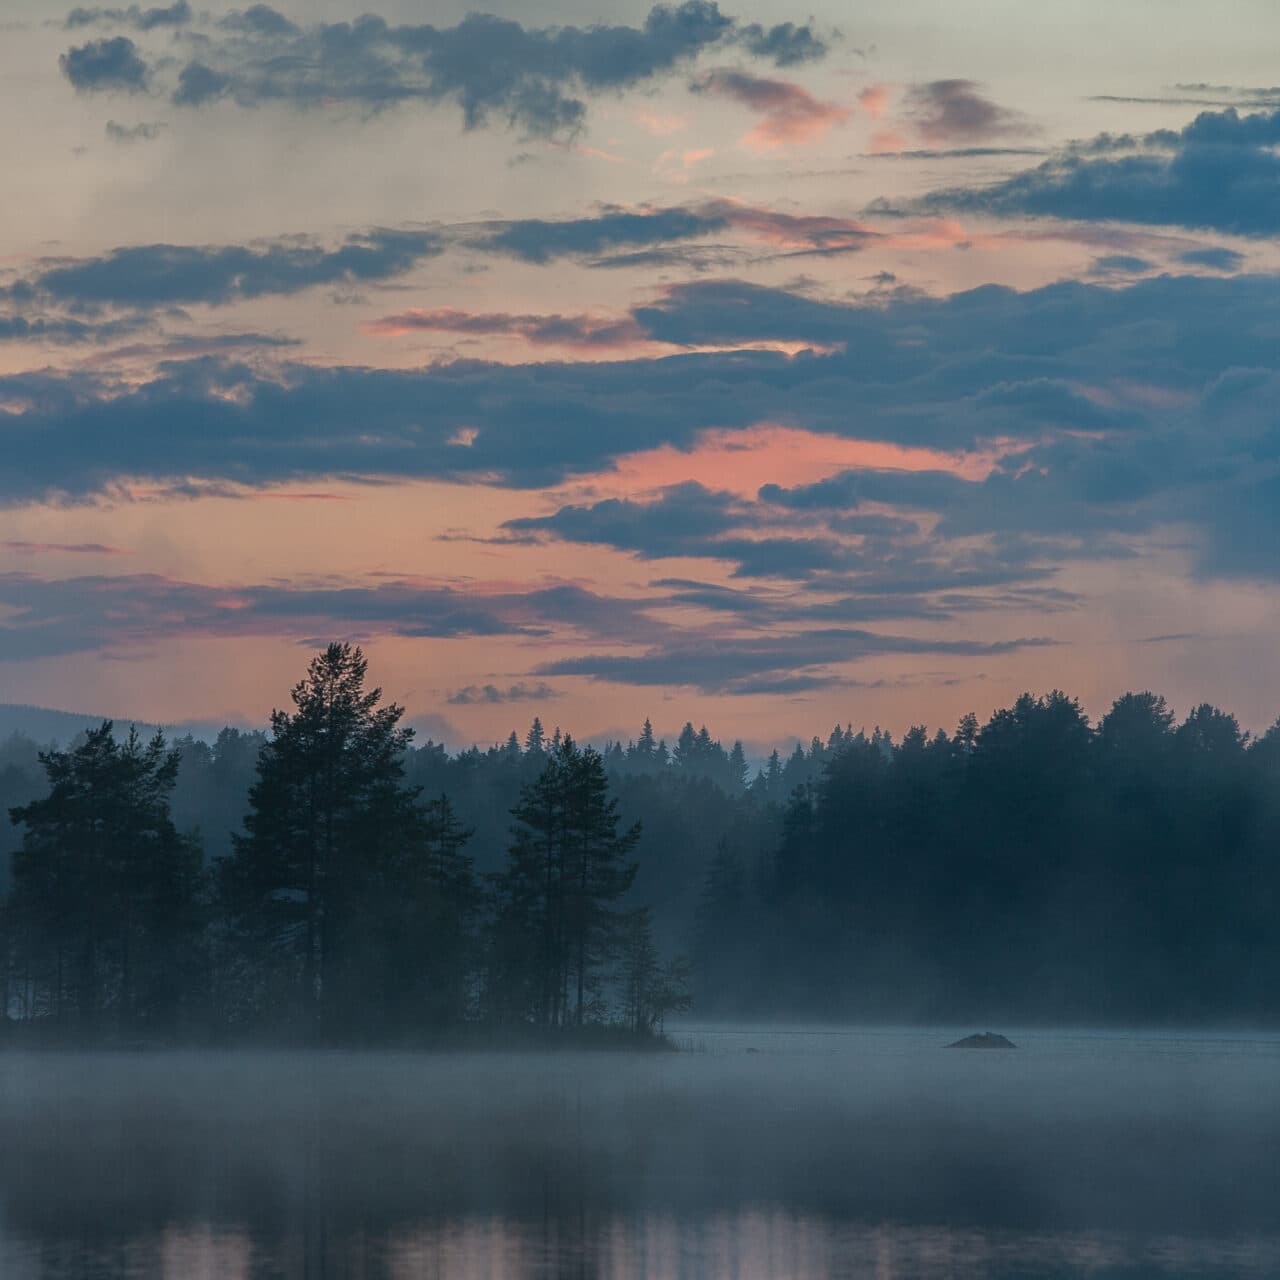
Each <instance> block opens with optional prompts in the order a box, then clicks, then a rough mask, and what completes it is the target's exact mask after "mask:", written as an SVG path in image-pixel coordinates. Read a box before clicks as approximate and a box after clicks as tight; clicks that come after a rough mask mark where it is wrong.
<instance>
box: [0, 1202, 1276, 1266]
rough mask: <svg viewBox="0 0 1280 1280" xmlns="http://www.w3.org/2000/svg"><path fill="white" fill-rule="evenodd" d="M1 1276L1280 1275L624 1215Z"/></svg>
mask: <svg viewBox="0 0 1280 1280" xmlns="http://www.w3.org/2000/svg"><path fill="white" fill-rule="evenodd" d="M0 1267H2V1268H3V1270H2V1272H0V1274H3V1275H4V1277H5V1280H89V1278H91V1277H103V1278H104V1280H105V1278H106V1277H111V1280H255V1278H257V1277H267V1276H306V1277H330V1276H334V1277H337V1276H342V1277H362V1278H367V1280H374V1278H375V1277H385V1280H427V1278H428V1277H429V1278H431V1280H436V1278H442V1277H449V1278H456V1280H544V1278H549V1277H557V1278H560V1277H573V1276H577V1277H583V1278H584V1280H585V1278H587V1277H590V1280H700V1278H702V1277H716V1278H717V1280H779V1277H788V1278H789V1280H835V1278H837V1277H848V1278H849V1280H971V1278H972V1280H978V1278H979V1277H982V1278H984V1280H993V1278H994V1280H1002V1278H1006V1277H1007V1278H1008V1280H1014V1278H1015V1277H1020V1278H1027V1280H1031V1278H1033V1277H1045V1278H1046V1280H1047V1278H1051V1277H1052V1278H1055V1280H1056V1278H1062V1280H1065V1278H1066V1277H1075V1276H1093V1277H1103V1276H1105V1277H1108V1278H1109V1280H1119V1278H1120V1277H1125V1278H1127V1280H1138V1278H1139V1277H1143V1278H1150V1280H1155V1278H1156V1277H1196V1276H1203V1277H1205V1278H1206V1280H1210V1278H1215V1280H1228V1278H1229V1277H1244V1276H1249V1277H1264V1276H1265V1277H1273V1276H1276V1275H1280V1237H1275V1236H1272V1237H1267V1238H1261V1237H1259V1238H1254V1239H1251V1240H1236V1241H1226V1240H1217V1239H1195V1238H1191V1237H1185V1236H1181V1237H1180V1236H1157V1237H1145V1238H1144V1237H1139V1236H1125V1235H1122V1234H1118V1233H1104V1232H1060V1233H1056V1234H1052V1235H1043V1234H1036V1233H1031V1232H983V1231H977V1230H962V1229H957V1230H948V1229H947V1228H944V1227H904V1226H900V1225H881V1226H876V1227H868V1226H858V1225H854V1224H847V1223H846V1224H840V1223H834V1222H830V1221H826V1220H824V1219H820V1218H814V1217H808V1216H804V1215H796V1214H792V1213H788V1212H787V1211H785V1210H783V1209H780V1208H774V1209H754V1210H744V1211H743V1212H741V1213H739V1214H734V1215H716V1216H714V1217H712V1218H709V1219H705V1220H698V1221H685V1220H682V1219H680V1218H678V1217H676V1216H674V1215H670V1214H665V1215H662V1214H655V1215H644V1216H642V1217H640V1218H639V1219H635V1218H622V1217H619V1218H615V1219H612V1220H610V1221H607V1222H603V1223H600V1224H596V1225H595V1227H594V1228H593V1229H592V1230H591V1231H590V1232H589V1233H588V1234H587V1236H586V1237H585V1238H584V1237H583V1236H582V1235H579V1234H578V1233H577V1232H575V1231H573V1230H558V1229H556V1228H555V1227H553V1226H552V1225H551V1224H545V1223H544V1224H538V1225H531V1224H528V1223H515V1222H509V1221H504V1220H503V1219H500V1218H487V1219H475V1220H464V1221H459V1222H450V1223H442V1224H439V1225H437V1226H424V1227H421V1228H416V1229H412V1230H409V1231H406V1232H402V1233H396V1234H394V1235H392V1236H390V1237H388V1238H386V1239H374V1238H368V1237H361V1236H357V1237H354V1238H345V1239H344V1238H329V1239H325V1238H323V1233H320V1236H318V1237H317V1238H313V1239H310V1240H304V1239H302V1238H298V1239H294V1240H288V1241H277V1242H270V1243H268V1242H258V1243H255V1242H254V1241H253V1240H252V1239H251V1238H250V1236H249V1234H248V1233H247V1232H246V1231H243V1230H238V1231H237V1230H215V1229H213V1228H211V1227H207V1226H206V1227H201V1228H188V1229H182V1228H178V1227H169V1228H166V1229H164V1230H162V1231H160V1232H159V1233H157V1234H156V1235H155V1236H154V1237H140V1238H138V1239H136V1240H133V1241H130V1242H129V1243H128V1244H126V1245H124V1246H122V1247H119V1248H114V1249H112V1248H104V1247H102V1246H101V1245H96V1244H94V1243H92V1242H89V1241H71V1240H68V1241H63V1242H61V1243H60V1244H59V1245H58V1246H57V1247H55V1248H50V1247H48V1246H47V1245H46V1246H37V1245H31V1244H24V1243H23V1242H22V1241H20V1240H12V1239H11V1240H9V1241H8V1244H7V1247H5V1248H4V1249H0Z"/></svg>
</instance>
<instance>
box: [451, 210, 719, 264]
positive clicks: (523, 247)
mask: <svg viewBox="0 0 1280 1280" xmlns="http://www.w3.org/2000/svg"><path fill="white" fill-rule="evenodd" d="M728 226H729V222H728V219H727V217H726V216H725V214H724V212H722V211H720V210H719V209H718V208H717V207H715V206H713V207H712V208H711V209H706V210H697V209H686V208H679V207H672V208H659V209H642V210H639V211H630V210H625V209H618V208H605V209H603V210H602V211H601V212H600V213H598V214H596V215H594V216H592V217H587V218H565V219H561V220H558V221H547V220H544V219H541V218H524V219H519V220H517V221H513V222H507V223H504V224H502V225H501V226H500V227H499V228H498V229H496V230H494V231H492V232H489V233H487V234H485V235H483V236H481V237H479V238H477V239H475V240H473V241H472V247H473V248H476V249H480V250H482V251H483V252H486V253H496V254H501V255H503V256H506V257H512V258H518V259H519V260H520V261H522V262H533V263H539V264H542V263H547V262H552V261H554V260H556V259H558V258H566V257H576V256H579V255H591V254H601V253H608V252H610V251H612V250H614V249H620V248H631V247H634V246H637V245H665V244H670V243H671V242H672V241H678V240H691V239H696V238H698V237H701V236H706V235H711V234H713V233H715V232H718V231H724V230H726V229H727V228H728Z"/></svg>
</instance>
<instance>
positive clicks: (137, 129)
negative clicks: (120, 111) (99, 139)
mask: <svg viewBox="0 0 1280 1280" xmlns="http://www.w3.org/2000/svg"><path fill="white" fill-rule="evenodd" d="M167 127H168V126H167V125H165V124H163V123H161V122H159V121H148V120H143V121H140V122H139V123H138V124H120V123H119V122H118V121H116V120H108V121H107V124H106V130H105V132H106V135H107V137H108V138H109V139H110V140H111V141H112V142H124V143H129V142H154V141H155V140H156V139H157V138H158V137H159V136H160V135H161V134H162V133H163V132H164V130H165V129H166V128H167Z"/></svg>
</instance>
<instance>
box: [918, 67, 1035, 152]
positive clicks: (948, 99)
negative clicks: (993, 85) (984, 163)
mask: <svg viewBox="0 0 1280 1280" xmlns="http://www.w3.org/2000/svg"><path fill="white" fill-rule="evenodd" d="M980 89H981V86H980V85H979V84H977V83H975V82H974V81H973V80H932V81H930V82H928V83H927V84H917V85H913V86H912V87H911V88H910V89H909V90H908V91H907V96H906V110H907V114H908V115H909V116H910V118H911V120H912V122H913V123H914V124H915V126H916V128H917V129H919V131H920V133H921V136H922V137H923V138H924V139H925V141H927V142H930V143H948V142H980V141H983V140H985V139H987V138H996V137H1000V136H1001V135H1005V134H1010V133H1026V132H1028V125H1027V122H1026V120H1025V119H1024V118H1023V117H1022V116H1020V115H1019V114H1018V113H1017V112H1015V111H1009V110H1008V109H1006V108H1005V107H1002V106H1000V105H999V104H998V103H995V102H993V101H992V100H991V99H990V98H987V97H984V96H983V95H982V93H980V92H979V90H980Z"/></svg>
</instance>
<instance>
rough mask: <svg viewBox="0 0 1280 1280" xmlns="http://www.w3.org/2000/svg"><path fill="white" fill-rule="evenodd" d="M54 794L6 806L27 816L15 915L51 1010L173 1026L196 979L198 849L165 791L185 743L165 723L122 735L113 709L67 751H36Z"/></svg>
mask: <svg viewBox="0 0 1280 1280" xmlns="http://www.w3.org/2000/svg"><path fill="white" fill-rule="evenodd" d="M40 763H41V764H42V766H43V767H44V771H45V776H46V779H47V781H48V784H49V791H48V794H47V795H45V796H44V797H43V798H41V799H38V800H34V801H32V802H31V803H30V804H27V805H23V806H21V807H19V808H15V809H11V810H10V817H11V819H12V820H13V822H14V823H16V824H21V825H24V826H25V827H26V831H25V832H24V835H23V842H22V847H21V848H20V849H19V850H18V852H17V853H16V854H15V855H14V858H13V899H12V904H11V906H12V912H11V914H12V921H11V925H12V927H13V929H14V931H15V933H16V934H17V936H18V938H19V941H20V945H25V946H26V947H27V954H26V956H25V957H24V968H25V969H26V970H27V972H28V973H31V974H34V980H35V982H36V984H37V985H38V986H40V987H42V988H43V989H44V991H45V992H46V999H45V1001H44V1004H45V1008H46V1010H47V1012H49V1013H51V1014H53V1015H54V1016H55V1017H59V1018H60V1017H63V1016H64V1015H66V1014H67V1013H68V1012H70V1011H72V1010H74V1011H75V1013H76V1014H77V1015H78V1017H79V1020H80V1022H81V1024H82V1025H83V1027H84V1028H85V1029H86V1030H87V1031H89V1032H90V1033H92V1032H94V1031H96V1030H98V1029H100V1027H99V1023H100V1019H101V1015H103V1014H104V1013H106V1012H111V1013H112V1014H113V1015H114V1020H115V1023H116V1025H117V1026H118V1027H120V1028H122V1029H127V1028H133V1027H137V1026H139V1025H141V1024H147V1025H152V1026H160V1027H164V1028H166V1029H168V1028H170V1027H171V1026H172V1023H173V1020H174V1019H175V1018H176V1016H177V1015H178V1012H179V1005H180V1003H181V1000H182V998H183V996H184V994H186V995H187V996H190V995H191V994H192V993H193V990H194V988H195V987H196V986H197V985H198V984H197V982H196V981H195V979H196V977H197V972H198V965H199V952H198V938H199V933H200V929H201V923H202V921H201V915H200V890H201V874H200V861H201V859H200V850H199V847H198V845H197V844H195V842H194V841H192V840H190V839H186V838H184V837H182V836H180V835H179V833H178V831H177V829H176V828H175V827H174V824H173V821H172V818H171V817H170V810H169V799H170V795H171V793H172V791H173V787H174V783H175V781H176V779H177V775H178V767H179V753H178V752H177V751H176V750H171V749H170V748H169V747H168V746H167V744H166V743H165V740H164V737H163V736H162V735H161V734H159V733H157V734H156V735H155V736H154V737H153V738H151V739H150V741H148V742H147V743H145V744H144V743H143V742H142V740H141V739H140V738H139V736H138V734H137V733H136V732H135V731H134V730H130V732H129V735H128V737H127V738H126V739H125V740H124V741H123V742H118V741H117V740H116V738H115V736H114V732H113V727H112V724H111V722H110V721H105V722H104V723H103V724H102V725H101V726H100V727H99V728H97V729H94V730H91V731H90V732H89V733H88V734H86V735H85V738H84V741H83V742H82V743H81V744H80V745H79V746H77V747H75V748H74V749H73V750H70V751H48V752H44V753H42V754H41V755H40Z"/></svg>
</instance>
